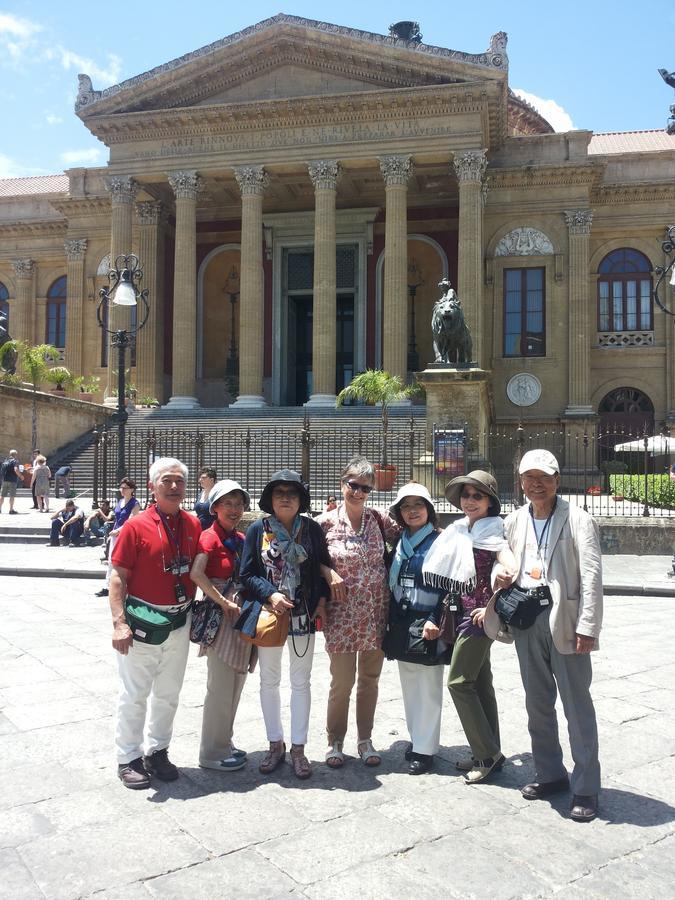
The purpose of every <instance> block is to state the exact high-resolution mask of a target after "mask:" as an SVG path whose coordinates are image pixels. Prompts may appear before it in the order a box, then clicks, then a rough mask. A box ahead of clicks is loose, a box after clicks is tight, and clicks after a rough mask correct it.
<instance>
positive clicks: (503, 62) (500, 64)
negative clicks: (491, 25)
mask: <svg viewBox="0 0 675 900" xmlns="http://www.w3.org/2000/svg"><path fill="white" fill-rule="evenodd" d="M508 40H509V36H508V34H507V33H506V32H505V31H498V32H497V33H496V34H493V35H492V37H491V38H490V47H489V48H488V51H487V54H488V57H489V59H490V63H491V64H492V65H493V66H494V67H495V69H506V68H507V67H508V65H509V58H508V56H507V55H506V45H507V43H508Z"/></svg>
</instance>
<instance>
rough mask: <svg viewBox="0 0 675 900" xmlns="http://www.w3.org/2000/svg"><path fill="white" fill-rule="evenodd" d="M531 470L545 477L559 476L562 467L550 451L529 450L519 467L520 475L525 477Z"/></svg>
mask: <svg viewBox="0 0 675 900" xmlns="http://www.w3.org/2000/svg"><path fill="white" fill-rule="evenodd" d="M531 469H537V470H538V471H539V472H543V473H544V474H545V475H558V474H559V472H560V466H559V465H558V460H557V459H556V458H555V456H554V455H553V454H552V453H551V452H550V451H549V450H528V451H527V453H525V454H523V458H522V459H521V461H520V465H519V466H518V474H519V475H524V474H525V472H529V471H530V470H531Z"/></svg>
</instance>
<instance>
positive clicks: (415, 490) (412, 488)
mask: <svg viewBox="0 0 675 900" xmlns="http://www.w3.org/2000/svg"><path fill="white" fill-rule="evenodd" d="M406 497H421V498H422V499H423V500H426V501H427V503H430V504H431V506H432V508H435V507H434V501H433V500H432V499H431V494H430V493H429V491H428V490H427V489H426V488H425V487H424V485H423V484H418V483H417V482H416V481H409V482H408V484H404V485H403V487H401V488H399V489H398V494H397V495H396V499H395V500H394V502H393V503H392V504H391V506H390V507H389V511H390V512H393V511H394V510H395V508H396V507H397V506H398V505H399V503H400V502H401V501H402V500H404V499H405V498H406Z"/></svg>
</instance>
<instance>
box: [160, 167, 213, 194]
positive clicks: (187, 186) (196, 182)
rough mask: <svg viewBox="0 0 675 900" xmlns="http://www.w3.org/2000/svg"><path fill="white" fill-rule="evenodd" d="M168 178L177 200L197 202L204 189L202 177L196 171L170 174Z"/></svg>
mask: <svg viewBox="0 0 675 900" xmlns="http://www.w3.org/2000/svg"><path fill="white" fill-rule="evenodd" d="M167 178H168V179H169V184H170V185H171V190H172V191H173V192H174V194H175V195H176V200H196V199H197V194H198V193H199V192H200V191H201V190H202V188H203V187H204V182H203V181H202V178H201V176H200V175H199V173H198V172H195V171H188V172H186V171H181V172H170V173H169V174H168V175H167Z"/></svg>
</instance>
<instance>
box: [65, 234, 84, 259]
mask: <svg viewBox="0 0 675 900" xmlns="http://www.w3.org/2000/svg"><path fill="white" fill-rule="evenodd" d="M63 247H64V249H65V251H66V256H67V257H68V262H77V261H78V260H82V259H84V254H85V253H86V252H87V239H86V238H76V239H73V240H70V239H69V240H67V241H64V242H63Z"/></svg>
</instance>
